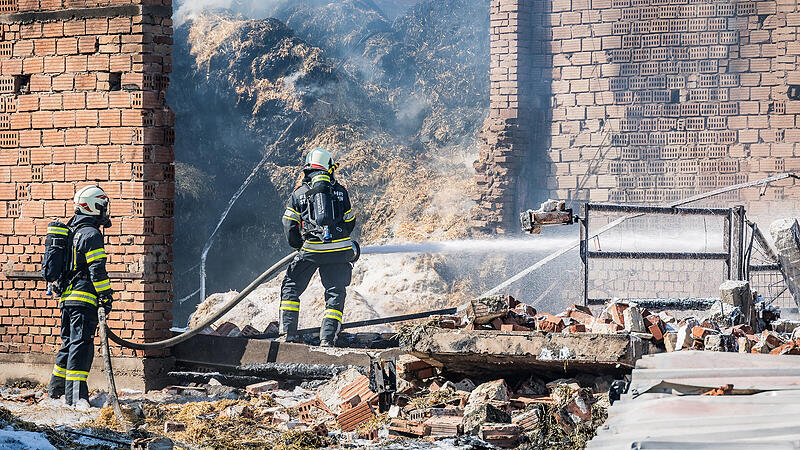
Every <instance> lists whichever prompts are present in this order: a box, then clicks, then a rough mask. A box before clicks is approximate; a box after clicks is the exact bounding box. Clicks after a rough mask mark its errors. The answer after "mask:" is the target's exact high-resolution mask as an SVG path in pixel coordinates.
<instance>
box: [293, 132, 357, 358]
mask: <svg viewBox="0 0 800 450" xmlns="http://www.w3.org/2000/svg"><path fill="white" fill-rule="evenodd" d="M337 167H338V165H337V164H336V163H335V162H334V161H333V156H331V154H330V153H329V152H328V151H327V150H325V149H323V148H319V147H317V148H314V149H313V150H311V151H310V152H309V153H308V155H306V159H305V165H304V166H303V181H302V184H301V185H300V186H299V187H298V188H296V189H295V190H294V192H292V195H291V196H290V197H289V201H288V204H287V206H286V211H285V212H284V213H283V219H282V222H283V229H284V232H285V234H286V239H287V240H288V241H289V245H290V246H291V247H292V248H294V249H296V250H298V252H299V253H298V254H297V256H295V258H294V260H292V262H291V263H290V264H289V267H288V268H287V269H286V276H285V277H284V278H283V284H282V285H281V304H280V331H281V335H282V336H283V337H284V338H285V341H286V342H301V341H302V339H301V337H300V336H298V335H297V323H298V321H299V317H300V295H301V294H302V293H303V291H305V290H306V288H307V287H308V283H309V282H310V281H311V277H312V276H313V275H314V273H315V272H316V271H317V270H319V276H320V279H321V280H322V285H323V286H324V288H325V314H324V316H323V318H322V326H321V328H320V345H321V346H323V347H333V346H335V345H336V339H337V338H338V336H339V331H340V330H341V328H342V316H343V314H344V302H345V296H346V294H347V293H346V290H345V288H346V287H347V286H349V285H350V278H351V276H352V269H353V266H352V263H353V262H355V261H356V260H357V259H358V256H359V253H360V250H359V247H358V243H356V242H355V241H354V240H352V239H351V238H350V234H351V233H352V232H353V229H354V228H355V224H356V219H355V214H354V213H353V209H352V206H351V204H350V196H349V194H348V193H347V189H345V188H344V186H342V185H341V184H339V183H338V182H337V181H336V178H335V177H334V171H335V170H336V168H337Z"/></svg>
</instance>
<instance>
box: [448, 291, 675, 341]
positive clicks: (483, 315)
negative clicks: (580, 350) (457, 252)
mask: <svg viewBox="0 0 800 450" xmlns="http://www.w3.org/2000/svg"><path fill="white" fill-rule="evenodd" d="M461 310H462V311H464V314H463V315H447V316H435V317H433V319H432V320H433V322H432V323H433V325H435V326H438V327H441V328H452V329H455V328H462V329H468V330H500V331H543V332H551V333H599V334H614V333H622V332H630V333H637V334H638V335H639V336H640V337H642V338H645V339H652V340H653V341H655V342H662V341H663V339H664V333H665V332H667V331H668V330H669V329H670V326H669V324H674V323H675V318H674V317H672V316H671V315H670V314H669V313H667V312H660V313H653V312H650V311H648V310H647V308H642V307H639V306H638V305H636V303H633V302H622V301H613V302H611V303H609V304H608V305H606V307H605V308H604V309H603V310H602V312H600V314H599V315H598V316H596V317H595V316H594V315H593V313H592V311H591V309H590V308H589V307H587V306H582V305H573V306H571V307H570V308H568V309H567V310H566V311H564V312H562V313H559V314H550V313H545V312H541V313H539V312H537V311H536V309H534V308H533V307H532V306H530V305H527V304H525V303H521V302H519V301H517V300H516V299H514V297H511V296H505V295H495V296H490V297H483V298H479V299H475V300H472V301H471V302H470V303H469V304H468V305H465V306H464V307H462V308H461Z"/></svg>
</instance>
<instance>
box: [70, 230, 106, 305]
mask: <svg viewBox="0 0 800 450" xmlns="http://www.w3.org/2000/svg"><path fill="white" fill-rule="evenodd" d="M97 223H98V217H96V216H87V215H83V214H75V216H74V217H73V218H72V219H70V221H69V223H67V225H68V226H69V227H70V228H72V229H73V230H74V238H73V240H72V267H71V271H70V274H69V280H70V283H69V285H68V286H67V289H66V290H65V291H64V293H63V294H61V301H62V302H64V305H67V306H85V307H97V304H98V297H102V296H110V295H111V294H112V293H113V292H114V291H113V290H111V282H110V280H109V279H108V273H107V272H106V258H107V257H106V250H105V248H103V234H102V233H101V232H100V229H99V227H98V225H97Z"/></svg>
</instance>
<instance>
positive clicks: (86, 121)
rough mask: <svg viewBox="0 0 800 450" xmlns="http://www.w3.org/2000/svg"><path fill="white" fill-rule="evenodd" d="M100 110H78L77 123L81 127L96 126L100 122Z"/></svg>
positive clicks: (76, 114)
mask: <svg viewBox="0 0 800 450" xmlns="http://www.w3.org/2000/svg"><path fill="white" fill-rule="evenodd" d="M99 123H100V122H99V120H98V112H97V111H91V110H84V111H77V112H76V113H75V124H76V126H79V127H96V126H97V125H98V124H99Z"/></svg>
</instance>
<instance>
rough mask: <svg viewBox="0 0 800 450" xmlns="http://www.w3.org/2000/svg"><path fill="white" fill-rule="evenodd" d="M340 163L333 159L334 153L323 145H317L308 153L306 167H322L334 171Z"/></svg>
mask: <svg viewBox="0 0 800 450" xmlns="http://www.w3.org/2000/svg"><path fill="white" fill-rule="evenodd" d="M338 166H339V165H338V164H336V163H335V162H334V161H333V155H331V154H330V152H329V151H327V150H325V149H324V148H322V147H315V148H314V149H313V150H311V151H310V152H308V154H307V155H306V163H305V165H304V166H303V168H304V169H321V170H327V171H328V172H332V171H333V170H334V169H336V168H337V167H338Z"/></svg>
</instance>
